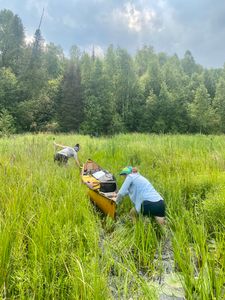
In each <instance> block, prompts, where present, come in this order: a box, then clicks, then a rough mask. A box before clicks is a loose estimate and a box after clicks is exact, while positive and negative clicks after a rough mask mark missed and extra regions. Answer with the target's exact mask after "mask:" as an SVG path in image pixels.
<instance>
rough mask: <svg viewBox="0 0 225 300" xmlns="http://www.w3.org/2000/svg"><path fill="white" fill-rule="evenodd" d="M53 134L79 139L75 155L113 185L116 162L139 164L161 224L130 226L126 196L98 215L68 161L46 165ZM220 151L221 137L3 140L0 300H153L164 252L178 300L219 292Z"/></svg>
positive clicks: (222, 253)
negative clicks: (157, 198)
mask: <svg viewBox="0 0 225 300" xmlns="http://www.w3.org/2000/svg"><path fill="white" fill-rule="evenodd" d="M54 139H56V141H57V142H59V143H62V144H68V145H71V146H72V145H74V144H76V143H77V142H78V143H80V144H81V150H80V153H79V159H80V161H81V162H84V161H85V160H86V159H88V158H92V159H93V160H95V161H96V162H98V163H99V164H100V165H101V166H103V167H104V168H106V169H108V170H110V171H111V172H112V173H114V175H115V176H116V177H117V181H118V184H119V186H120V185H121V184H122V179H121V178H120V177H119V176H118V173H119V170H120V169H121V168H122V167H124V166H126V165H135V166H137V167H138V169H139V170H140V172H141V173H142V174H143V175H144V176H146V177H147V178H148V179H149V180H150V181H151V182H152V183H153V185H154V186H155V188H156V189H157V190H158V191H159V192H160V193H161V194H162V196H163V197H164V199H165V202H166V206H167V225H166V227H165V228H164V229H161V228H159V227H158V225H157V224H156V223H155V222H154V220H149V219H146V218H139V219H138V220H137V222H136V223H135V224H133V222H132V221H131V219H130V217H129V209H130V208H131V203H130V201H129V199H128V198H127V199H125V201H124V202H123V203H122V204H121V206H120V207H119V208H118V217H117V219H116V220H115V221H114V220H111V219H110V218H105V217H103V216H102V215H101V214H99V213H98V212H97V211H96V210H95V209H94V207H93V206H92V205H91V203H90V201H89V199H88V197H87V195H86V187H85V186H83V185H82V183H81V180H80V174H79V170H78V168H77V167H76V165H75V162H74V161H72V160H70V161H69V165H68V166H67V167H59V166H57V165H55V164H54V163H53V153H54V148H53V141H54ZM224 149H225V139H224V137H223V136H202V135H199V136H182V135H179V136H173V135H161V136H160V135H143V134H129V135H126V134H123V135H118V136H115V137H112V138H103V137H102V138H90V137H88V136H79V135H57V136H54V135H47V134H46V135H45V134H40V135H24V136H22V135H21V136H12V137H10V138H2V139H1V140H0V295H1V296H0V298H3V299H159V298H160V295H161V289H160V287H161V286H162V284H163V280H164V279H163V278H164V276H165V273H166V272H167V271H166V269H165V261H164V260H165V257H166V256H167V255H168V254H169V255H170V256H171V255H172V256H173V261H172V265H171V270H170V272H171V273H176V274H177V275H178V277H179V278H180V283H181V284H182V286H183V292H184V295H185V296H184V297H185V298H186V299H223V297H225V286H224V282H225V234H224V232H225V230H224V229H225V189H224V186H225V151H224ZM171 290H172V287H171ZM174 296H175V294H174Z"/></svg>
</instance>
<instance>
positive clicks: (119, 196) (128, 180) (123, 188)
mask: <svg viewBox="0 0 225 300" xmlns="http://www.w3.org/2000/svg"><path fill="white" fill-rule="evenodd" d="M131 183H132V178H131V177H130V176H127V177H126V179H125V181H124V183H123V184H122V186H121V188H120V190H119V192H118V194H117V197H116V203H117V204H119V203H120V202H121V201H122V198H123V197H124V196H126V195H128V193H129V191H128V189H129V187H130V185H131Z"/></svg>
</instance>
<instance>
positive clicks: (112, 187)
mask: <svg viewBox="0 0 225 300" xmlns="http://www.w3.org/2000/svg"><path fill="white" fill-rule="evenodd" d="M81 178H82V181H83V183H85V184H86V185H87V186H88V188H89V190H88V194H89V196H90V199H91V200H92V201H93V202H94V203H95V204H96V205H97V206H98V208H100V210H101V211H102V212H103V213H104V214H106V215H109V216H110V217H112V218H115V216H116V202H115V200H116V196H117V184H116V180H115V178H114V176H113V175H112V174H111V173H109V172H108V171H106V170H104V169H102V168H101V167H100V166H99V165H98V164H97V163H95V162H94V161H92V160H91V159H88V160H87V161H86V163H85V164H84V165H83V167H82V171H81Z"/></svg>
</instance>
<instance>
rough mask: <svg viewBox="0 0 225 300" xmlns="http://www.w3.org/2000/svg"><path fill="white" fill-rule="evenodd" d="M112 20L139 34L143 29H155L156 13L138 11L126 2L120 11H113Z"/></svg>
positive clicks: (150, 10)
mask: <svg viewBox="0 0 225 300" xmlns="http://www.w3.org/2000/svg"><path fill="white" fill-rule="evenodd" d="M113 19H114V20H115V21H116V22H122V23H123V25H124V26H127V27H128V28H129V30H131V31H134V32H141V31H142V30H145V29H151V30H154V29H156V27H155V24H156V20H157V16H156V12H155V11H154V10H153V9H150V8H147V7H145V8H142V9H138V8H137V7H135V5H134V4H132V3H131V2H127V3H126V4H125V5H124V7H123V8H122V9H115V10H114V11H113Z"/></svg>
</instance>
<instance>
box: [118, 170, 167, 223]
mask: <svg viewBox="0 0 225 300" xmlns="http://www.w3.org/2000/svg"><path fill="white" fill-rule="evenodd" d="M120 175H122V176H125V181H124V183H123V185H122V187H121V189H120V190H119V192H118V194H117V198H116V203H117V204H119V203H120V202H121V200H122V199H123V197H124V196H126V195H129V197H130V199H131V201H132V203H133V204H134V208H133V209H132V210H131V214H132V215H134V213H135V214H139V213H141V214H142V215H144V216H154V217H155V219H156V221H157V222H158V223H159V224H164V223H165V203H164V200H163V198H162V196H161V195H160V194H159V193H158V192H157V191H156V190H155V189H154V187H153V185H152V184H151V183H150V182H149V181H148V180H147V179H146V178H145V177H144V176H142V175H141V174H140V173H138V172H137V169H136V168H133V167H131V166H129V167H125V168H124V169H123V170H122V171H121V172H120Z"/></svg>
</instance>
